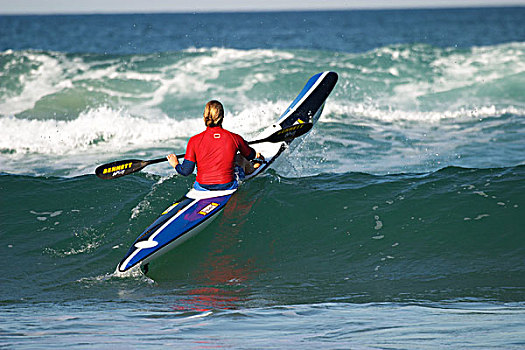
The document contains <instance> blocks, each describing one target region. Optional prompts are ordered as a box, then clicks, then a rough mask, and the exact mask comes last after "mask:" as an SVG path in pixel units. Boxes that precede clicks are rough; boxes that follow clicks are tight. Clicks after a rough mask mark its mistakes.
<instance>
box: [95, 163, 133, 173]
mask: <svg viewBox="0 0 525 350" xmlns="http://www.w3.org/2000/svg"><path fill="white" fill-rule="evenodd" d="M132 165H133V163H126V164H122V165H118V166H113V167H109V168H105V169H104V171H103V172H102V174H107V173H115V172H119V173H124V170H126V169H128V168H131V166H132ZM119 173H117V174H113V176H115V175H118V174H119Z"/></svg>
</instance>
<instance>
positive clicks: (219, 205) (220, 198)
mask: <svg viewBox="0 0 525 350" xmlns="http://www.w3.org/2000/svg"><path fill="white" fill-rule="evenodd" d="M337 79H338V76H337V73H335V72H322V73H318V74H316V75H314V76H312V77H311V78H310V79H309V80H308V81H307V83H306V85H305V86H304V88H303V89H302V90H301V92H300V93H299V95H297V97H296V98H295V99H294V100H293V101H292V103H291V104H290V106H289V107H288V108H287V109H286V110H285V111H284V113H283V114H282V115H281V116H280V117H279V119H278V120H277V122H276V123H275V124H272V125H270V126H268V127H267V128H266V129H264V130H263V131H262V132H261V134H259V135H258V138H260V139H264V138H267V137H269V138H270V135H274V134H275V133H276V131H279V130H283V129H285V130H283V132H291V131H289V130H293V128H294V125H298V124H303V123H312V124H315V123H316V122H317V120H319V117H320V116H321V113H322V111H323V107H324V105H325V101H326V99H327V98H328V96H329V95H330V93H331V92H332V90H333V88H334V86H335V84H336V83H337ZM284 139H285V141H282V142H262V143H258V144H257V145H253V146H252V147H253V148H254V149H255V150H256V151H257V152H260V153H261V154H262V155H263V156H264V159H265V162H264V163H262V164H261V166H260V167H258V168H257V169H256V170H255V171H254V172H253V173H252V174H250V175H247V176H246V178H245V179H244V181H246V180H249V179H251V178H253V177H255V176H257V175H259V174H261V173H263V172H264V171H265V170H266V169H268V167H270V166H271V164H272V163H273V162H274V161H275V160H276V159H277V158H278V157H279V156H280V155H281V154H282V153H283V151H285V150H286V149H288V148H290V147H291V146H292V144H293V145H297V144H299V142H298V141H295V140H294V139H293V138H291V139H288V140H287V139H286V138H284ZM237 190H238V188H237V189H232V190H225V191H198V190H195V189H191V190H189V192H188V193H186V195H184V196H183V197H182V198H180V199H179V200H178V201H176V202H175V203H173V204H172V205H171V206H169V207H168V208H167V209H166V210H165V211H164V212H163V213H162V214H161V215H160V216H159V217H158V218H157V220H155V221H154V222H153V223H152V224H151V225H150V226H149V227H148V228H146V230H144V232H142V233H141V234H140V236H138V237H137V239H136V240H135V242H133V244H132V245H131V247H130V249H129V250H128V252H127V253H126V255H125V256H124V258H123V259H122V261H121V262H120V263H119V264H118V266H117V271H118V272H121V273H122V272H126V271H128V270H130V269H132V268H133V267H135V266H142V267H143V269H144V267H146V266H147V263H148V262H150V261H151V260H153V259H155V258H156V257H159V256H160V255H162V254H164V253H166V252H167V251H169V250H171V249H173V248H175V247H177V246H178V245H180V244H181V243H183V242H185V241H186V240H188V239H190V238H191V237H193V236H195V235H196V234H197V233H199V232H200V231H202V230H203V229H204V228H205V227H206V226H208V225H209V224H210V223H211V222H212V221H213V220H214V219H215V218H217V217H218V215H219V213H220V212H222V210H223V209H224V207H225V206H226V205H227V204H228V201H229V200H230V198H231V197H232V196H233V195H234V194H235V192H236V191H237Z"/></svg>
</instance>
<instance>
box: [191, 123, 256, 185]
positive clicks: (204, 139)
mask: <svg viewBox="0 0 525 350" xmlns="http://www.w3.org/2000/svg"><path fill="white" fill-rule="evenodd" d="M237 151H239V152H240V153H241V154H242V155H244V156H245V157H248V156H249V155H250V153H251V152H252V151H251V148H250V147H249V146H248V144H247V143H246V141H244V139H243V138H242V137H241V136H239V135H237V134H235V133H233V132H230V131H228V130H226V129H224V128H222V126H215V127H208V128H206V130H205V131H203V132H201V133H200V134H197V135H195V136H193V137H192V138H191V139H190V141H189V142H188V147H187V149H186V155H185V156H184V158H185V159H187V160H190V161H192V162H195V163H196V164H197V182H198V183H200V184H210V185H211V184H224V183H228V182H232V181H233V180H234V167H235V155H236V154H237Z"/></svg>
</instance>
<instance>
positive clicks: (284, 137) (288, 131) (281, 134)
mask: <svg viewBox="0 0 525 350" xmlns="http://www.w3.org/2000/svg"><path fill="white" fill-rule="evenodd" d="M312 126H314V125H313V124H312V123H302V124H295V125H292V126H289V127H287V128H284V129H282V130H279V131H277V132H276V133H273V134H272V135H270V136H268V137H267V138H265V139H264V140H260V141H256V142H250V143H259V142H282V141H291V140H293V139H295V138H296V137H299V136H301V135H304V134H306V133H307V132H308V131H310V129H311V128H312Z"/></svg>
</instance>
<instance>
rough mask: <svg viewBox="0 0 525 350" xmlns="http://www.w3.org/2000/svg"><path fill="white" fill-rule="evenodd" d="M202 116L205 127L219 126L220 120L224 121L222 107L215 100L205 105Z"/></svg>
mask: <svg viewBox="0 0 525 350" xmlns="http://www.w3.org/2000/svg"><path fill="white" fill-rule="evenodd" d="M203 116H204V123H205V124H206V126H210V127H213V126H221V125H222V120H223V119H224V107H223V106H222V103H220V102H219V101H216V100H211V101H210V102H208V103H206V107H205V108H204V114H203Z"/></svg>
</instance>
